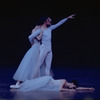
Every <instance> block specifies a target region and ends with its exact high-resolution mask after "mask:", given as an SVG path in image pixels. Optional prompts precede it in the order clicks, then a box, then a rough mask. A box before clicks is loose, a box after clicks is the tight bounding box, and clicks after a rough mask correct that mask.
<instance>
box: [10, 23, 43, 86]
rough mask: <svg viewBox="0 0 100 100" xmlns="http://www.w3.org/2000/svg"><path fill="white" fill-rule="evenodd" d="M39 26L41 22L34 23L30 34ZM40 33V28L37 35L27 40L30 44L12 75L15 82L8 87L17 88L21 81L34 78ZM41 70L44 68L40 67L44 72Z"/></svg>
mask: <svg viewBox="0 0 100 100" xmlns="http://www.w3.org/2000/svg"><path fill="white" fill-rule="evenodd" d="M40 28H41V24H39V25H36V27H35V28H34V29H33V30H32V34H34V32H35V31H36V30H37V29H40ZM42 34H43V31H42V30H41V32H40V34H39V35H38V36H37V37H34V38H33V39H32V40H31V41H30V40H29V41H30V43H31V45H32V46H31V48H30V49H29V50H28V51H27V52H26V54H25V55H24V57H23V59H22V61H21V63H20V65H19V67H18V69H17V71H16V72H15V74H14V76H13V79H14V80H16V81H17V82H16V84H15V85H10V88H19V87H20V83H21V82H23V81H25V80H28V79H33V78H35V77H34V71H35V67H36V64H37V61H38V57H39V50H40V49H39V48H40V39H41V37H42ZM43 71H44V68H43V69H41V73H42V74H43V73H44V72H43Z"/></svg>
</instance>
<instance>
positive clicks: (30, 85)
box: [17, 76, 95, 92]
mask: <svg viewBox="0 0 100 100" xmlns="http://www.w3.org/2000/svg"><path fill="white" fill-rule="evenodd" d="M94 90H95V89H94V88H93V87H79V86H78V82H77V81H75V80H73V81H72V82H68V81H67V80H66V79H57V80H55V79H53V77H52V76H43V77H39V78H35V79H32V80H26V81H25V82H23V83H22V84H21V85H20V88H19V89H18V90H17V91H23V92H27V91H81V92H82V91H83V92H84V91H87V92H88V91H90V92H93V91H94Z"/></svg>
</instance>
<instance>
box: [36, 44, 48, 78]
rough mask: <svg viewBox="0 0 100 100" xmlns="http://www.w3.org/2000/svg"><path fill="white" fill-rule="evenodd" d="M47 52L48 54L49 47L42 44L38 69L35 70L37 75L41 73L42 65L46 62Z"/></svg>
mask: <svg viewBox="0 0 100 100" xmlns="http://www.w3.org/2000/svg"><path fill="white" fill-rule="evenodd" d="M47 54H48V49H47V48H45V46H42V47H41V48H40V54H39V59H38V63H37V66H36V71H35V75H34V76H35V77H37V76H38V75H39V73H40V66H41V65H42V63H43V62H44V60H45V58H46V55H47Z"/></svg>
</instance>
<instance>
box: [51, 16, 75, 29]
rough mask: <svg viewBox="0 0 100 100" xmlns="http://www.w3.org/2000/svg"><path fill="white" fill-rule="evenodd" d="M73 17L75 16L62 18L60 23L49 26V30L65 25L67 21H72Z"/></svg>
mask: <svg viewBox="0 0 100 100" xmlns="http://www.w3.org/2000/svg"><path fill="white" fill-rule="evenodd" d="M74 16H75V14H73V15H70V16H68V17H66V18H64V19H62V20H61V21H59V22H58V23H57V24H55V25H51V26H50V28H51V30H53V29H55V28H57V27H59V26H60V25H62V24H63V23H65V22H66V21H67V20H68V19H73V18H74Z"/></svg>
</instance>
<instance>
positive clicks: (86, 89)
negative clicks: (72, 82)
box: [76, 87, 95, 92]
mask: <svg viewBox="0 0 100 100" xmlns="http://www.w3.org/2000/svg"><path fill="white" fill-rule="evenodd" d="M76 90H77V91H80V92H84V91H86V92H89V91H91V92H92V91H94V90H95V89H94V88H92V87H91V88H89V87H77V88H76Z"/></svg>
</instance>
